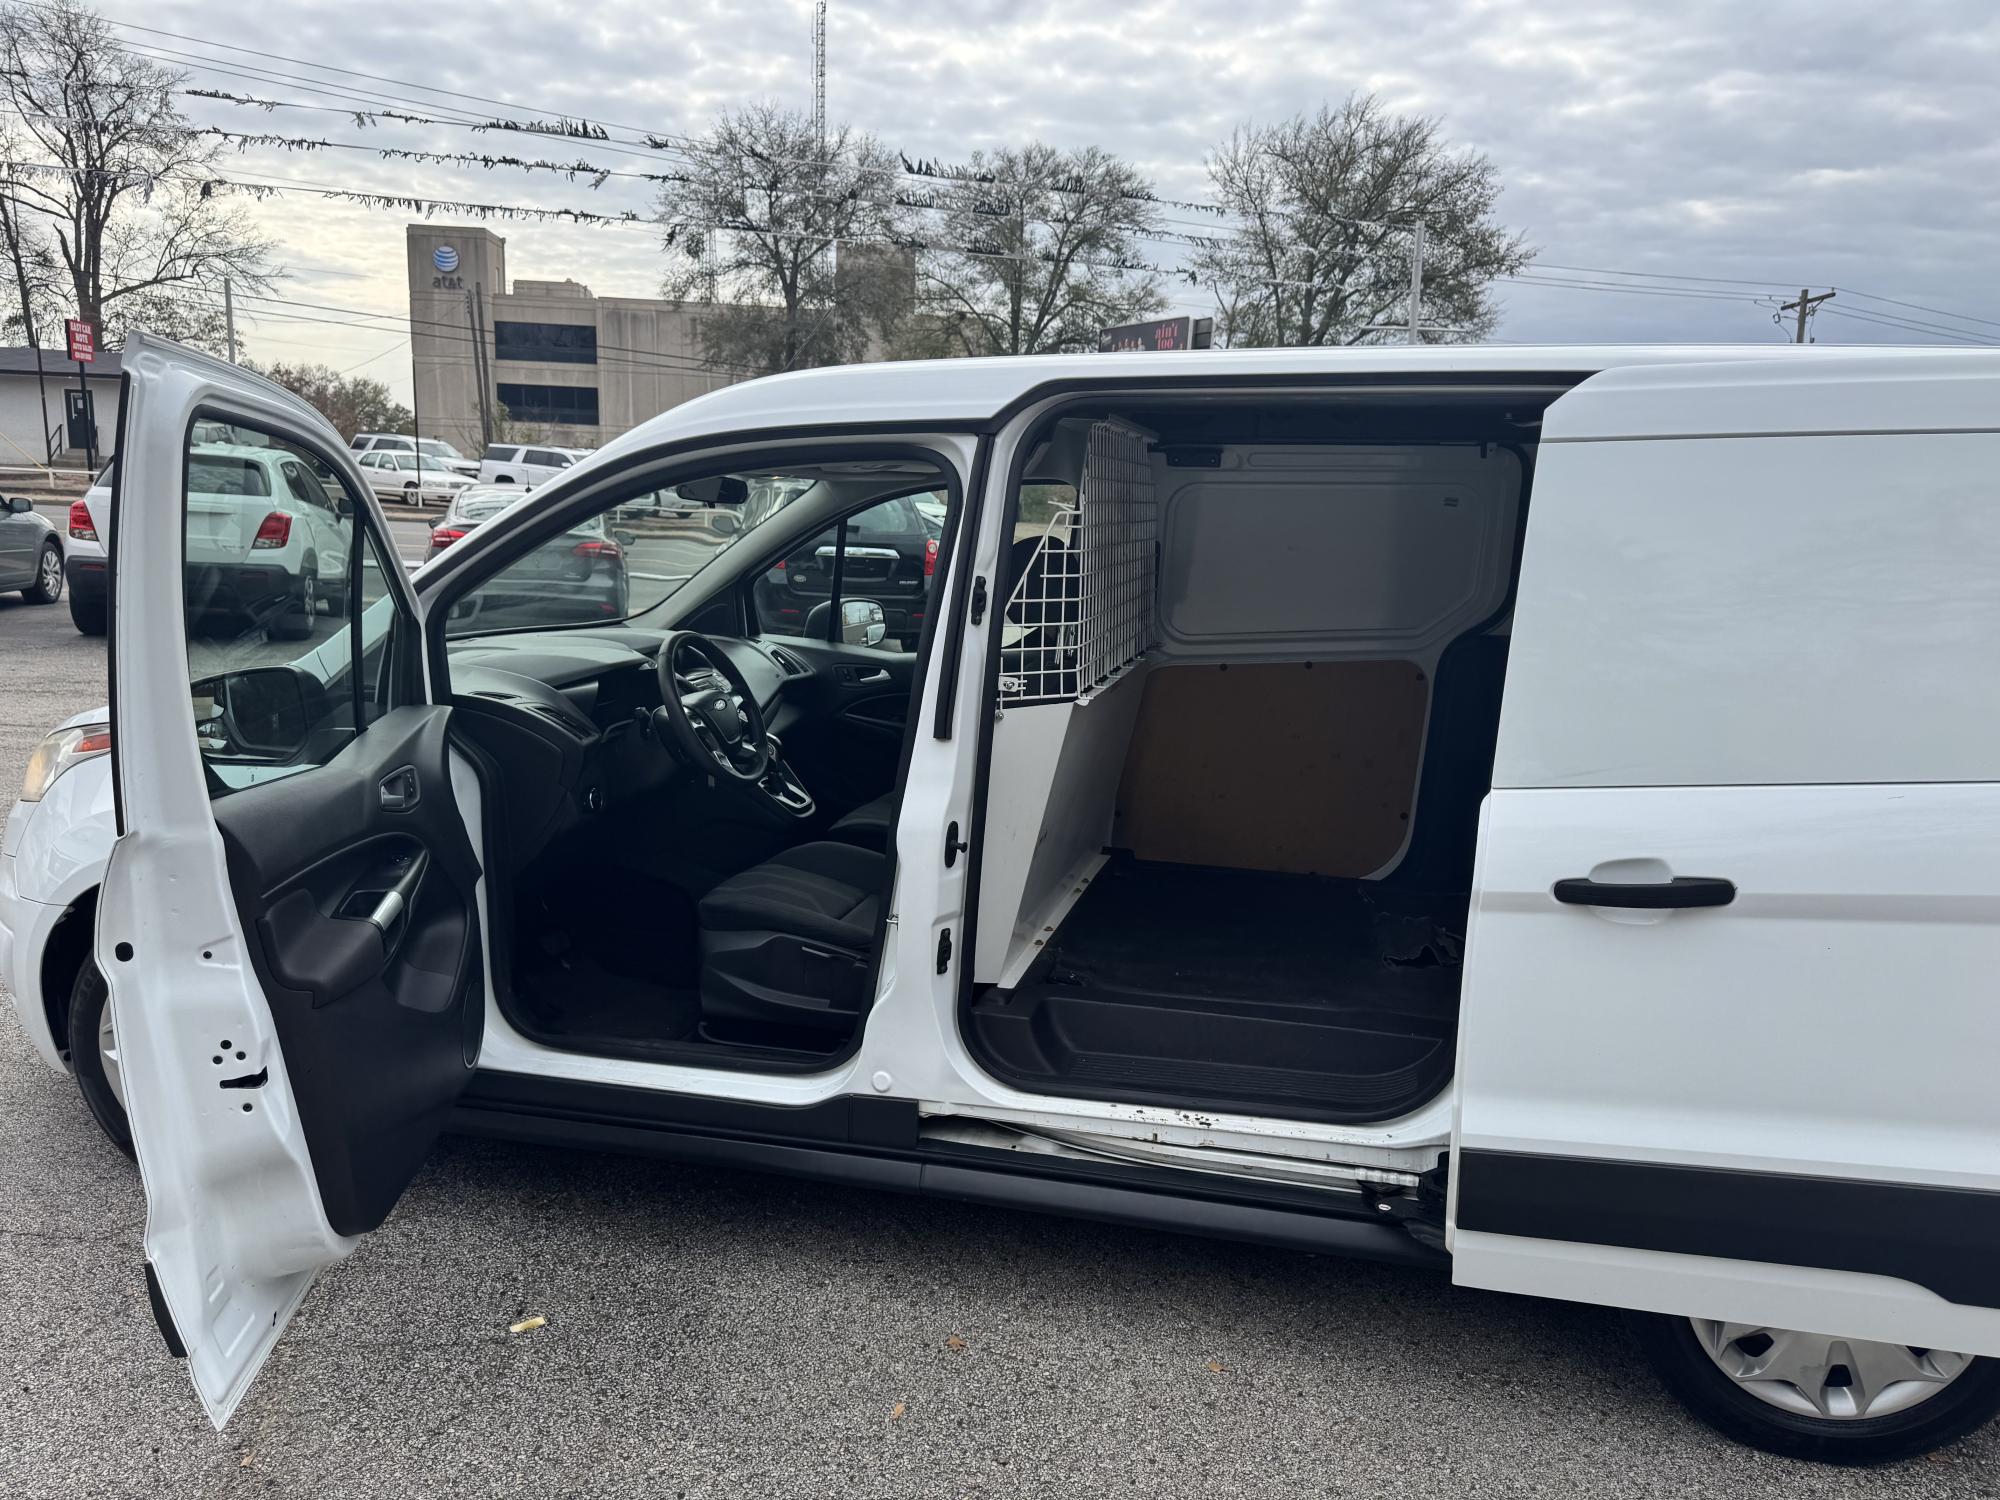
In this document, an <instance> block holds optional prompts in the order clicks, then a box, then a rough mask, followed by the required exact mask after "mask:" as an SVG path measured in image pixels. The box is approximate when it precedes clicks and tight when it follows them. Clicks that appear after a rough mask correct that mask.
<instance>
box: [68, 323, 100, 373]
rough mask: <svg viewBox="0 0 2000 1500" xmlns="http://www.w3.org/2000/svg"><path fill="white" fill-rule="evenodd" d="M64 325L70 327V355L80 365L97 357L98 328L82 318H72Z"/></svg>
mask: <svg viewBox="0 0 2000 1500" xmlns="http://www.w3.org/2000/svg"><path fill="white" fill-rule="evenodd" d="M64 326H65V327H66V328H68V329H69V357H70V358H71V359H73V360H75V361H76V362H77V363H78V364H80V365H87V364H89V363H90V362H91V361H92V360H94V359H96V358H97V330H96V329H95V328H92V327H91V326H90V325H89V324H88V323H86V322H84V321H83V319H81V318H71V319H69V320H68V321H67V323H65V324H64Z"/></svg>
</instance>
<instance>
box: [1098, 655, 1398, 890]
mask: <svg viewBox="0 0 2000 1500" xmlns="http://www.w3.org/2000/svg"><path fill="white" fill-rule="evenodd" d="M1429 701H1430V682H1429V680H1428V678H1427V676H1426V674H1425V673H1424V671H1423V669H1422V668H1421V667H1419V666H1418V665H1417V664H1416V663H1414V662H1408V661H1346V662H1316V663H1310V664H1308V663H1304V662H1284V663H1264V664H1258V665H1233V666H1172V667H1157V668H1155V669H1154V670H1153V671H1152V672H1150V673H1148V674H1147V677H1146V692H1145V698H1144V701H1143V702H1142V703H1141V704H1140V706H1139V721H1138V725H1137V727H1136V729H1135V730H1134V732H1133V736H1132V743H1131V747H1130V749H1129V750H1128V751H1127V753H1126V757H1125V774H1124V779H1123V782H1122V783H1121V785H1120V787H1119V793H1118V813H1117V819H1116V822H1115V824H1114V831H1113V838H1114V840H1115V842H1116V843H1117V844H1118V845H1119V846H1120V847H1122V848H1127V849H1130V850H1131V851H1132V852H1133V853H1134V854H1136V855H1138V856H1139V858H1141V859H1157V860H1167V861H1171V862H1173V863H1177V864H1199V865H1222V866H1226V867H1229V868H1233V869H1245V870H1286V871H1291V872H1294V873H1298V874H1318V875H1343V876H1352V877H1359V876H1363V875H1369V874H1372V873H1373V872H1375V871H1376V870H1379V869H1381V868H1382V867H1383V866H1384V865H1386V864H1388V863H1389V862H1390V861H1391V860H1392V859H1394V858H1395V857H1396V853H1397V851H1398V850H1400V849H1401V848H1402V846H1403V841H1404V838H1405V836H1406V835H1407V834H1408V832H1409V826H1410V823H1409V819H1410V806H1411V802H1412V799H1413V798H1414V797H1415V796H1416V786H1417V768H1418V764H1419V761H1420V759H1421V756H1422V751H1423V737H1424V717H1425V713H1426V710H1427V707H1428V704H1429Z"/></svg>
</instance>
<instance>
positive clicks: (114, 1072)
mask: <svg viewBox="0 0 2000 1500" xmlns="http://www.w3.org/2000/svg"><path fill="white" fill-rule="evenodd" d="M97 1055H98V1056H99V1057H100V1058H102V1059H103V1062H104V1081H105V1082H106V1083H107V1084H109V1085H110V1086H111V1096H112V1097H113V1098H114V1099H116V1100H117V1101H118V1107H119V1108H120V1109H123V1108H124V1107H125V1069H124V1065H123V1064H122V1063H121V1062H120V1061H119V1057H118V1032H117V1030H116V1029H115V1028H114V1027H113V1026H112V1024H111V1005H110V1003H109V1002H108V1001H107V1002H106V1003H105V1006H104V1012H103V1014H102V1015H100V1016H99V1017H98V1018H97Z"/></svg>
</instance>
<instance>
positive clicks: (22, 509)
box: [7, 495, 35, 516]
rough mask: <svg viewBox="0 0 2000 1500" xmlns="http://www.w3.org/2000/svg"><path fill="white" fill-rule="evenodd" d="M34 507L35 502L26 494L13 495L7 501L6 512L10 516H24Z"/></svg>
mask: <svg viewBox="0 0 2000 1500" xmlns="http://www.w3.org/2000/svg"><path fill="white" fill-rule="evenodd" d="M34 508H35V502H34V501H32V500H30V499H29V498H28V497H27V496H26V495H15V496H14V497H13V498H12V499H10V500H9V501H8V502H7V514H9V515H10V516H25V515H26V514H27V513H28V512H29V511H31V510H33V509H34Z"/></svg>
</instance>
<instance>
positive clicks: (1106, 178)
mask: <svg viewBox="0 0 2000 1500" xmlns="http://www.w3.org/2000/svg"><path fill="white" fill-rule="evenodd" d="M1152 199H1153V191H1152V184H1151V183H1149V182H1148V181H1147V180H1146V179H1145V178H1144V177H1143V176H1141V175H1140V174H1139V172H1138V171H1137V170H1136V169H1135V168H1133V167H1132V166H1131V165H1130V164H1128V163H1126V162H1124V161H1121V160H1119V159H1118V158H1117V157H1115V156H1112V155H1111V154H1110V153H1108V152H1106V151H1102V150H1099V149H1098V148H1097V147H1095V146H1091V147H1086V148H1084V149H1082V150H1076V151H1061V150H1058V149H1056V148H1055V147H1053V146H1046V145H1043V144H1041V143H1040V142H1036V143H1033V144H1031V145H1028V146H1024V147H1021V148H1019V149H1014V148H1003V149H1001V150H998V151H993V152H990V153H988V152H975V153H974V154H973V157H972V160H971V161H970V162H969V163H968V164H967V170H966V173H965V175H964V177H963V178H962V179H961V180H959V181H956V182H954V183H953V184H952V185H951V186H950V187H948V188H946V189H945V190H943V191H941V192H940V193H939V194H938V195H937V196H936V200H935V202H936V206H937V207H938V208H939V209H940V210H942V214H941V222H940V223H939V224H937V225H935V226H926V228H925V229H924V230H923V231H922V238H923V239H924V240H925V241H926V242H927V246H926V248H925V249H924V250H923V251H922V252H921V253H920V254H919V256H918V260H917V285H918V293H917V298H918V310H919V313H920V314H921V317H920V319H919V321H918V323H917V324H916V326H915V328H914V329H913V334H914V338H913V340H912V343H913V344H914V345H915V349H914V350H913V352H923V353H935V354H1041V353H1049V352H1055V351H1059V350H1074V349H1095V348H1096V347H1097V335H1098V332H1099V330H1100V329H1102V328H1104V327H1106V326H1108V325H1110V324H1114V323H1125V322H1130V321H1132V320H1133V319H1135V318H1143V317H1146V316H1148V315H1149V314H1151V313H1155V312H1158V311H1159V310H1160V309H1161V308H1162V307H1164V306H1165V305H1166V303H1165V300H1164V299H1163V298H1162V297H1161V296H1160V285H1159V283H1160V278H1159V276H1158V274H1157V273H1156V272H1154V271H1152V270H1151V269H1149V267H1148V263H1147V260H1146V255H1145V251H1146V242H1145V236H1146V235H1147V234H1149V233H1150V232H1151V231H1152V230H1154V229H1155V228H1156V227H1157V221H1158V210H1157V209H1156V208H1155V206H1154V204H1153V201H1152Z"/></svg>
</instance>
